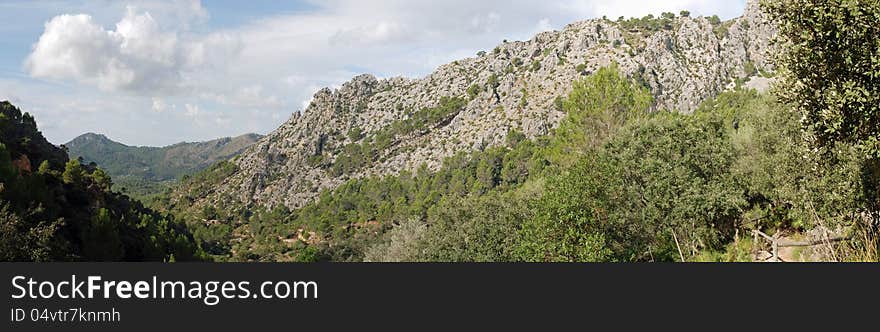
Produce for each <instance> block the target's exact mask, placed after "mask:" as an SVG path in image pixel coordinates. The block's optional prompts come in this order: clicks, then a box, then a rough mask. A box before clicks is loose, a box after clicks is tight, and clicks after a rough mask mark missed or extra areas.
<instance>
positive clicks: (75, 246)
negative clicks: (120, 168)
mask: <svg viewBox="0 0 880 332" xmlns="http://www.w3.org/2000/svg"><path fill="white" fill-rule="evenodd" d="M32 165H39V167H38V168H37V169H36V170H34V169H33V167H32ZM111 183H112V181H111V180H110V177H109V176H107V174H106V173H104V171H102V170H100V169H97V168H95V167H93V166H90V165H82V164H81V163H80V162H79V161H78V160H75V159H73V160H68V157H67V154H66V153H65V152H64V151H63V150H62V149H59V148H56V147H54V146H52V145H51V144H49V143H48V142H47V141H46V140H45V138H43V136H42V134H40V132H39V131H37V127H36V123H35V122H34V120H33V118H32V117H30V115H28V114H27V113H25V114H22V113H21V111H20V110H18V109H17V108H15V107H14V106H12V105H11V104H9V103H7V102H3V103H0V261H68V260H86V261H118V260H125V261H140V260H152V261H163V260H165V261H167V260H175V259H176V260H194V259H200V258H201V250H200V249H199V247H198V246H197V245H196V244H195V242H194V240H193V238H192V235H191V234H190V233H189V231H188V230H187V229H186V227H185V226H184V225H182V224H180V223H177V222H175V221H174V219H173V218H170V217H167V216H163V215H160V214H158V213H156V212H154V211H151V210H149V209H147V208H145V207H144V206H143V205H142V204H141V203H139V202H137V201H133V200H131V199H129V198H128V197H127V196H124V195H122V194H119V193H113V192H110V191H109V188H110V186H111Z"/></svg>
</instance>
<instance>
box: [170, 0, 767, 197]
mask: <svg viewBox="0 0 880 332" xmlns="http://www.w3.org/2000/svg"><path fill="white" fill-rule="evenodd" d="M774 35H775V28H774V27H773V25H772V24H771V23H769V22H768V20H767V19H766V16H765V14H764V13H762V12H761V10H760V8H759V7H758V5H757V2H756V1H752V0H750V1H749V2H748V4H747V6H746V10H745V13H744V15H743V16H741V17H739V18H736V19H733V20H730V21H725V22H720V21H717V20H712V19H710V18H706V17H689V16H680V15H679V16H678V17H675V18H669V17H664V19H662V20H661V19H660V18H649V19H642V20H628V21H627V20H618V21H610V20H607V19H594V20H587V21H582V22H577V23H573V24H570V25H568V26H566V27H565V28H564V29H563V30H561V31H549V32H543V33H540V34H538V35H536V36H535V37H534V38H532V39H530V40H528V41H514V42H505V43H503V44H501V45H499V46H498V47H496V48H495V49H493V50H490V51H487V52H481V53H480V54H479V55H478V56H477V57H474V58H467V59H462V60H459V61H455V62H453V63H450V64H446V65H443V66H441V67H439V68H438V69H437V70H436V71H435V72H434V73H432V74H430V75H428V76H427V77H424V78H421V79H409V78H401V77H395V78H389V79H381V80H380V79H376V78H375V77H373V76H371V75H361V76H357V77H355V78H353V79H352V80H351V81H350V82H347V83H345V84H343V85H342V86H341V87H340V88H339V89H336V90H331V89H329V88H325V89H323V90H321V91H319V92H318V93H316V94H315V96H314V99H313V100H312V102H311V104H310V105H309V107H308V108H307V109H306V110H305V111H303V112H302V113H296V114H294V115H293V116H292V117H291V118H290V119H289V120H288V121H287V122H286V123H284V124H283V125H281V126H280V127H279V128H278V129H276V130H275V131H273V132H272V133H270V134H269V135H267V136H266V137H264V138H262V139H261V140H260V141H259V142H257V143H256V144H254V145H253V146H251V147H250V148H248V149H247V150H246V151H245V152H243V153H242V154H241V155H239V156H238V157H235V158H233V159H232V161H231V162H232V164H233V165H234V166H235V167H234V171H233V172H232V173H231V175H230V176H226V177H223V178H222V180H221V182H219V183H215V184H212V186H211V189H210V190H208V191H206V192H200V193H199V194H198V195H196V196H192V197H184V196H186V195H187V194H186V193H182V192H177V193H176V194H175V196H172V197H171V198H172V201H173V202H175V203H174V204H180V205H186V206H193V207H199V206H203V205H206V204H216V203H217V202H219V201H223V202H227V203H228V202H235V203H240V204H241V205H244V206H264V207H273V206H279V205H284V206H286V207H288V208H298V207H301V206H303V205H304V204H306V203H308V202H309V201H311V200H312V199H314V198H315V197H316V196H317V195H318V193H319V192H320V191H322V190H327V189H333V188H336V187H337V186H339V185H340V184H342V183H344V182H345V181H347V180H349V179H352V178H361V177H368V176H381V175H389V174H397V173H400V172H401V171H414V170H416V169H418V168H419V167H421V166H422V165H425V166H426V167H427V168H428V169H429V170H430V169H436V168H437V167H439V166H440V165H441V163H442V160H443V159H444V158H446V157H449V156H451V155H453V154H455V153H457V152H460V151H474V150H478V149H482V148H485V147H488V146H496V145H500V144H504V142H505V138H506V136H507V134H508V133H509V132H511V131H514V130H515V131H519V132H521V133H524V134H525V135H526V136H527V137H537V136H541V135H544V134H547V133H548V132H549V131H550V130H552V129H553V128H555V126H556V125H558V123H559V121H560V120H561V119H562V117H563V115H564V114H563V112H562V111H561V109H560V107H559V106H558V100H559V98H560V97H562V96H565V95H566V94H567V93H568V92H569V91H570V89H571V85H572V82H573V81H575V80H577V79H579V78H581V77H583V76H585V75H587V74H589V73H591V72H593V71H595V70H597V69H598V68H601V67H604V66H609V65H612V64H616V65H617V66H618V68H619V70H620V71H621V72H622V73H624V74H626V75H628V76H630V77H632V78H633V79H635V80H637V81H639V82H641V83H642V84H643V85H645V86H646V87H647V88H648V89H649V90H650V91H651V93H652V94H653V95H654V98H655V104H654V107H653V108H654V109H667V110H675V111H679V112H685V113H688V112H692V111H693V110H694V109H695V108H696V107H697V106H698V105H699V104H700V103H701V102H702V101H703V100H705V99H707V98H711V97H713V96H715V95H716V94H717V93H719V92H721V91H723V90H724V89H726V88H728V87H729V86H730V85H732V84H735V82H738V81H739V82H742V81H743V80H747V79H748V78H749V77H758V76H761V75H767V74H765V73H770V72H773V70H774V69H775V68H774V65H773V61H772V56H771V53H772V52H770V50H771V48H772V38H773V36H774ZM424 119H429V120H424ZM365 151H366V152H365ZM356 154H357V155H356ZM361 154H363V155H361ZM355 156H360V157H357V158H355ZM358 158H359V159H366V162H361V163H355V165H354V166H353V167H337V166H339V165H341V164H343V163H349V162H351V160H354V159H358ZM340 169H342V171H340Z"/></svg>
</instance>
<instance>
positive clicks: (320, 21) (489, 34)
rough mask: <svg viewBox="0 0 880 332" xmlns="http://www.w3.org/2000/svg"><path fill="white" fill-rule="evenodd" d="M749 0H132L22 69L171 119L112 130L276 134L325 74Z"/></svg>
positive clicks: (48, 43)
mask: <svg viewBox="0 0 880 332" xmlns="http://www.w3.org/2000/svg"><path fill="white" fill-rule="evenodd" d="M95 4H96V5H95V6H98V5H99V4H102V2H96V3H95ZM207 4H210V3H207ZM743 5H744V1H723V0H721V1H718V0H716V1H709V0H666V1H647V2H646V1H635V0H616V1H604V0H600V1H579V0H558V1H531V0H513V1H501V0H486V1H472V0H448V1H414V0H408V1H407V0H384V1H374V0H326V1H316V0H308V1H306V3H305V5H304V6H303V8H305V9H303V10H299V11H293V12H291V13H288V14H276V15H268V16H262V17H256V18H254V19H252V20H250V21H247V22H246V23H244V24H240V25H236V26H224V25H223V24H222V20H223V18H222V17H217V16H212V15H211V13H210V10H209V9H210V7H207V9H206V7H204V6H203V4H202V3H201V2H199V1H195V0H185V1H184V0H180V1H171V2H164V1H163V2H156V1H149V0H143V1H138V2H137V3H134V4H130V5H126V7H125V8H124V10H120V12H119V14H117V15H118V19H117V20H115V22H116V23H115V24H113V25H110V26H109V27H105V26H102V25H101V24H99V23H98V20H97V19H95V17H93V16H91V15H89V14H88V13H70V14H61V15H57V16H55V17H54V18H52V19H50V20H49V21H48V22H46V24H45V27H44V31H43V32H42V35H41V36H40V37H39V39H38V40H37V41H36V42H35V43H34V44H33V46H32V51H31V53H30V55H29V56H28V57H27V59H25V60H24V64H23V70H24V71H25V72H26V73H27V74H28V75H30V77H32V78H35V79H38V80H45V81H52V82H63V83H73V84H74V85H75V86H76V90H77V92H76V93H74V95H80V96H82V95H90V96H91V97H95V98H99V99H107V100H114V101H116V102H112V103H111V102H105V103H104V104H106V105H116V104H118V105H127V107H130V108H134V110H128V111H129V112H140V113H138V114H137V118H147V119H150V120H151V121H152V122H155V123H157V124H163V123H164V124H166V126H165V127H167V129H165V130H164V132H163V133H164V135H161V137H155V135H157V133H155V132H144V131H138V130H131V129H133V128H137V126H139V125H141V124H139V123H122V122H117V123H108V124H106V126H107V127H110V128H124V129H119V133H120V134H118V135H112V133H110V134H111V135H110V136H111V137H114V138H116V137H118V138H119V139H122V140H124V141H126V142H136V143H143V144H167V143H171V142H175V141H179V140H197V139H209V138H213V137H216V136H227V135H236V134H240V133H243V132H245V131H258V132H262V133H265V132H267V131H270V130H272V129H274V128H275V127H277V126H278V125H279V124H280V123H281V122H282V121H283V119H285V118H287V117H288V116H289V114H290V113H292V112H296V111H299V110H301V108H302V105H305V104H307V101H308V100H309V99H310V98H311V95H312V94H313V93H314V92H315V91H317V90H318V89H320V88H321V87H324V86H336V85H339V84H341V83H342V82H345V81H347V80H348V79H350V78H351V77H352V76H354V75H357V74H360V73H364V72H366V73H371V74H374V75H376V76H380V77H391V76H398V75H403V76H410V77H418V76H422V75H425V74H428V73H430V72H431V71H432V70H433V69H434V68H436V67H437V66H439V65H441V64H444V63H447V62H450V61H452V60H455V59H458V58H463V57H468V56H473V55H474V54H475V53H476V52H477V51H479V50H487V49H491V48H492V47H494V46H495V45H496V44H498V43H499V42H501V40H503V39H509V40H522V39H527V38H530V37H531V36H532V35H533V34H535V33H537V32H540V31H545V30H550V29H560V28H562V27H563V26H564V25H565V24H568V23H571V22H574V21H578V20H583V19H588V18H594V17H601V16H603V15H606V16H608V17H609V18H616V17H618V16H643V15H646V14H649V13H653V14H659V13H660V12H663V11H672V12H675V13H677V12H679V11H680V10H685V9H686V10H689V11H691V12H692V15H701V14H704V15H712V14H719V15H720V16H722V17H723V18H731V17H734V16H736V15H739V14H740V13H741V11H742V8H743ZM212 20H214V23H217V24H213V25H211V28H209V27H208V25H207V24H206V22H212ZM89 89H93V90H94V91H95V92H89V91H90V90H89ZM63 98H68V99H70V98H73V99H75V97H73V96H71V95H69V94H68V95H66V96H65V97H63ZM63 98H61V97H59V99H63ZM122 100H125V102H122ZM132 103H134V105H132ZM45 108H47V109H51V108H52V107H51V105H46V106H45ZM56 109H57V108H56ZM67 111H69V112H76V110H75V109H72V110H67ZM108 111H112V110H108ZM56 112H61V110H57V111H56ZM114 121H122V120H121V119H116V120H114ZM95 123H97V122H95ZM205 124H213V125H211V126H207V125H205ZM63 126H71V129H68V130H67V132H64V133H60V134H57V135H56V136H54V137H59V136H61V137H72V136H75V134H76V133H74V131H76V132H78V131H84V130H86V129H85V128H74V127H73V126H75V124H73V123H72V124H64V125H63ZM63 126H62V125H59V126H56V127H63ZM193 128H202V129H193ZM89 129H90V130H95V129H94V128H89ZM97 131H100V128H98V129H97ZM105 132H106V130H105ZM50 134H51V133H50ZM150 135H154V136H150ZM50 136H52V135H50Z"/></svg>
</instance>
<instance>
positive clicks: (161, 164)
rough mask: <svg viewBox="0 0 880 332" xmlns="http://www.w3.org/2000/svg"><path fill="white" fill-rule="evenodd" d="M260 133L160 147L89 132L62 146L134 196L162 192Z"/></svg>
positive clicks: (238, 150) (230, 154)
mask: <svg viewBox="0 0 880 332" xmlns="http://www.w3.org/2000/svg"><path fill="white" fill-rule="evenodd" d="M260 137H261V136H260V135H257V134H246V135H242V136H238V137H232V138H230V137H227V138H220V139H216V140H212V141H207V142H198V143H178V144H174V145H170V146H166V147H161V148H159V147H136V146H128V145H124V144H121V143H118V142H114V141H112V140H110V139H109V138H107V137H106V136H104V135H99V134H93V133H88V134H83V135H81V136H79V137H77V138H75V139H73V140H72V141H70V142H68V143H67V144H65V146H66V147H67V149H68V153H69V154H70V155H71V156H72V157H74V158H82V159H83V161H84V162H86V163H91V162H94V163H95V164H97V165H98V166H99V167H101V168H102V169H104V170H106V171H107V173H108V174H110V176H112V177H113V178H114V179H115V181H116V184H115V186H114V188H113V189H116V190H122V189H125V190H124V191H125V192H126V193H129V194H131V195H133V196H135V197H139V198H147V197H151V196H153V195H155V194H158V193H161V192H162V191H164V190H165V189H166V188H168V186H169V185H171V184H172V183H174V182H176V181H177V180H179V179H180V178H181V177H183V176H186V175H192V174H193V173H196V172H198V171H201V170H203V169H205V168H207V167H208V166H211V165H213V164H215V163H217V162H219V161H222V160H227V159H229V158H231V157H234V156H236V155H238V154H239V153H241V152H242V151H243V150H244V149H246V148H248V147H249V146H251V145H253V144H254V143H255V142H256V141H257V140H259V139H260Z"/></svg>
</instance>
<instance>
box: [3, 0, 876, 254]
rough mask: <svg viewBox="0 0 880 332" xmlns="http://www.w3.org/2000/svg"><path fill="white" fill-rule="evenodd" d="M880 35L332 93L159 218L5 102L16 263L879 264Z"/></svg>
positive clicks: (865, 27)
mask: <svg viewBox="0 0 880 332" xmlns="http://www.w3.org/2000/svg"><path fill="white" fill-rule="evenodd" d="M878 35H880V3H878V2H877V1H874V0H833V1H824V0H823V1H819V0H775V1H767V2H765V3H763V5H761V6H759V4H758V3H757V2H756V1H748V4H747V6H746V12H745V14H744V15H743V16H742V17H739V18H736V19H733V20H729V21H721V20H720V19H718V18H717V17H691V15H690V13H688V12H681V13H678V14H673V13H664V14H663V15H661V16H660V17H654V16H648V17H644V18H631V19H626V18H623V17H621V18H619V19H617V20H610V19H607V18H602V19H596V20H590V21H585V22H577V23H573V24H571V25H569V26H566V28H565V29H563V30H562V31H553V32H545V33H541V34H539V35H537V36H535V38H533V39H531V40H529V41H526V42H507V41H505V42H504V43H502V44H501V45H499V46H498V47H497V48H495V49H493V50H492V51H489V52H480V53H479V54H478V55H477V57H475V58H468V59H463V60H460V61H455V62H453V63H450V64H447V65H444V66H441V67H440V68H439V69H438V70H437V71H436V72H435V73H432V74H431V75H429V76H427V77H425V78H422V79H406V78H390V79H382V80H379V79H376V78H374V77H372V76H369V75H362V76H358V77H355V78H354V79H352V80H351V81H350V82H348V83H345V84H343V85H342V86H341V87H340V88H338V89H335V90H331V89H324V90H321V91H319V92H318V93H317V94H316V95H315V97H314V99H313V101H312V103H311V104H310V105H309V107H308V108H307V109H306V110H305V111H304V112H302V113H296V114H294V115H293V117H292V118H291V119H290V120H288V121H287V122H286V123H284V124H283V125H281V127H279V128H278V129H277V130H275V131H273V132H272V133H270V134H269V135H267V136H266V137H263V138H261V139H260V140H259V141H258V142H256V143H255V144H254V145H252V146H250V147H248V148H246V149H245V150H244V151H243V152H242V153H241V154H240V155H237V156H234V157H231V158H229V159H228V160H226V159H225V158H226V157H225V156H227V155H225V154H224V153H225V152H224V153H217V154H210V155H211V156H216V159H214V160H218V162H217V163H214V164H213V165H211V166H210V167H207V168H205V169H203V170H201V171H198V172H196V173H194V174H193V175H191V176H186V177H182V178H181V181H179V183H177V184H175V185H174V186H173V187H172V188H171V190H167V191H165V192H164V193H162V194H160V195H156V196H155V197H154V199H151V200H150V203H149V204H150V208H151V209H153V210H151V209H148V208H145V207H144V206H142V205H141V204H140V203H138V202H137V201H132V200H131V199H129V198H128V197H127V196H125V195H123V194H121V193H118V192H114V191H113V190H111V189H112V188H114V187H113V185H112V181H111V180H110V177H109V176H108V175H107V174H106V173H105V172H104V170H102V169H100V168H98V167H96V166H95V165H82V164H81V163H79V162H78V161H77V160H68V156H67V154H66V153H65V151H63V150H61V149H58V148H56V147H54V146H52V145H51V144H49V143H48V142H46V140H45V139H44V138H43V137H42V135H41V134H39V132H38V131H37V129H36V125H35V123H34V120H33V119H32V118H31V117H30V116H29V115H27V114H21V112H20V111H19V110H18V109H16V108H15V107H14V106H12V105H10V104H8V103H4V104H2V107H3V108H2V110H3V113H2V114H0V139H2V141H0V142H2V144H0V197H2V201H0V208H2V210H0V237H2V240H3V241H2V242H0V246H2V247H0V255H2V256H0V260H119V259H124V260H171V259H177V260H180V259H187V260H191V259H203V258H204V259H214V260H218V261H283V262H290V261H294V262H316V261H343V262H359V261H369V262H377V261H382V262H384V261H392V262H396V261H441V262H450V261H451V262H459V261H477V262H492V261H517V262H518V261H524V262H667V261H685V262H705V261H723V262H739V261H873V262H876V261H880V254H878V252H880V236H878V235H880V162H878V160H880V143H878V142H880V140H878V137H880V136H878V135H880V39H878V38H877V36H878ZM78 141H80V142H78V143H77V144H74V145H80V146H86V148H82V149H81V150H82V151H84V152H83V153H84V154H85V153H88V154H91V155H93V158H95V159H97V158H107V159H104V161H102V162H99V163H98V165H101V164H102V163H103V164H107V165H109V166H108V167H114V168H115V167H116V166H117V165H129V164H130V163H131V161H133V160H134V161H135V163H140V164H141V165H142V166H143V168H142V169H140V170H138V171H131V170H130V169H129V171H127V172H129V173H125V174H126V175H137V176H140V177H146V178H150V177H154V178H156V179H159V178H162V177H164V176H169V175H170V174H171V173H173V172H174V171H175V170H172V169H174V168H187V167H190V166H192V165H196V164H199V165H200V166H199V167H202V166H203V165H204V164H200V163H203V162H204V161H206V160H208V159H211V158H215V157H210V158H197V159H198V160H201V161H198V160H195V159H188V158H186V157H184V156H182V155H181V154H183V155H188V154H193V151H195V150H193V148H189V147H187V148H185V149H183V150H180V151H183V152H182V153H180V154H174V153H169V152H168V151H166V152H164V154H163V153H160V152H157V151H154V150H149V151H148V150H136V148H135V150H132V149H133V148H130V147H125V146H122V145H119V144H116V143H113V142H112V141H109V140H106V138H104V137H100V136H95V135H87V136H84V137H81V138H80V139H78ZM83 141H88V142H85V143H83ZM95 142H97V144H95ZM80 143H83V144H80ZM229 144H231V143H229ZM172 148H173V147H172ZM169 149H171V148H169ZM235 149H237V148H234V149H232V150H235ZM208 150H211V149H208ZM221 150H222V149H221ZM169 151H170V150H169ZM204 151H207V150H204ZM196 154H198V153H196ZM143 155H147V156H149V157H143ZM36 165H38V166H36ZM159 165H163V166H159ZM166 166H167V169H166V168H165V167H166ZM126 167H127V166H126ZM156 211H160V212H156ZM781 243H782V244H786V245H785V246H780V244H781Z"/></svg>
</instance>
